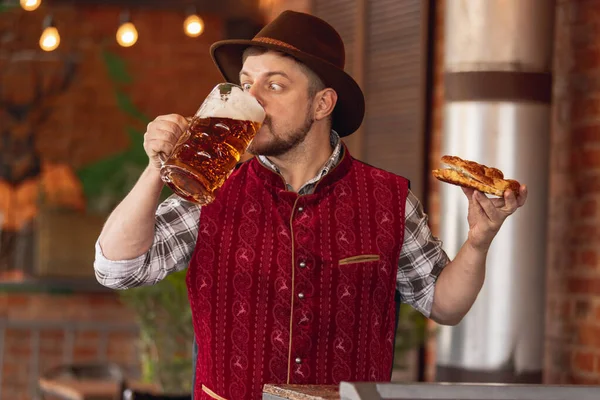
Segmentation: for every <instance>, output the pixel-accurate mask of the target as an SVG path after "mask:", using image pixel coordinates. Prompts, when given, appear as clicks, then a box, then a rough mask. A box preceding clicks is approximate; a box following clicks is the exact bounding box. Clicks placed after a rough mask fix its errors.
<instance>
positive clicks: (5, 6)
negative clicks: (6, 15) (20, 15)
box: [0, 3, 17, 13]
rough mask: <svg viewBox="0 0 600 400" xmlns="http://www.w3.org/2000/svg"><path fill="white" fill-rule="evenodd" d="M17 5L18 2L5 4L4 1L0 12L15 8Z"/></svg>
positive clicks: (0, 5)
mask: <svg viewBox="0 0 600 400" xmlns="http://www.w3.org/2000/svg"><path fill="white" fill-rule="evenodd" d="M15 7H17V5H16V4H4V3H0V13H3V12H6V11H10V10H12V9H13V8H15Z"/></svg>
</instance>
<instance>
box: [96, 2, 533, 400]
mask: <svg viewBox="0 0 600 400" xmlns="http://www.w3.org/2000/svg"><path fill="white" fill-rule="evenodd" d="M211 52H212V56H213V59H214V60H215V63H216V65H217V67H218V68H219V69H220V70H221V72H222V73H223V75H224V77H225V78H226V79H227V80H228V81H231V82H235V83H240V84H241V86H242V87H243V88H244V90H246V91H248V92H249V93H251V94H252V95H253V96H254V97H256V99H258V101H259V102H260V103H261V105H262V106H263V107H264V109H265V112H266V119H265V122H264V125H263V126H262V128H261V129H260V131H259V132H258V134H257V135H256V138H255V139H254V141H253V142H252V144H251V146H250V149H249V151H250V152H251V153H253V154H256V155H257V157H254V158H252V159H251V160H250V161H247V162H245V163H242V164H241V166H240V167H239V168H238V169H237V170H236V171H235V172H234V173H233V174H232V175H231V176H230V177H229V178H228V180H227V181H226V182H225V184H224V186H223V187H222V188H221V189H220V190H219V191H218V192H217V194H216V200H215V201H214V202H213V203H211V204H210V205H208V206H205V207H202V210H200V207H198V206H196V205H193V204H191V203H187V202H185V201H182V200H180V199H178V198H177V197H174V196H173V197H171V198H169V199H167V200H166V201H165V202H164V203H163V204H160V205H158V198H159V193H160V191H161V188H162V186H163V184H162V182H161V180H160V177H159V168H160V161H159V158H158V154H159V153H161V152H162V153H165V154H169V153H170V152H171V151H172V150H173V146H174V144H175V142H176V140H177V138H178V137H179V135H181V133H182V132H183V131H184V130H185V128H186V125H187V122H186V120H185V119H184V118H183V117H182V116H178V115H166V116H161V117H158V118H156V119H155V120H154V121H153V122H151V123H150V124H149V125H148V131H147V133H146V135H145V141H144V147H145V150H146V152H147V154H148V156H149V159H150V164H149V166H148V168H147V169H146V170H145V172H144V173H143V174H142V176H141V177H140V179H139V181H138V182H137V184H136V185H135V187H134V188H133V189H132V191H131V193H129V194H128V195H127V196H126V198H125V199H124V200H123V202H122V203H121V204H120V205H119V206H118V207H117V208H116V209H115V210H114V212H113V213H112V215H111V216H110V217H109V218H108V220H107V222H106V225H105V227H104V229H103V231H102V233H101V235H100V237H99V240H98V245H97V259H96V263H95V268H96V274H97V277H98V280H99V281H100V282H101V283H102V284H104V285H106V286H109V287H112V288H116V289H125V288H129V287H134V286H139V285H147V284H153V283H156V282H158V281H160V280H161V279H162V278H164V277H165V276H166V275H167V274H169V273H170V272H173V271H175V270H180V269H183V268H186V267H188V274H187V282H188V290H189V298H190V304H191V308H192V313H193V322H194V329H195V334H196V338H197V341H198V356H197V360H196V361H197V364H196V365H197V368H196V371H195V372H196V379H195V389H194V393H195V397H196V398H200V399H209V398H216V399H223V398H227V399H259V398H260V397H261V390H262V386H263V384H264V383H268V382H278V383H295V384H309V383H313V384H337V383H339V382H340V381H343V380H344V381H367V380H369V381H384V380H389V379H390V376H391V368H392V356H393V343H394V328H395V323H396V319H395V316H396V315H395V301H394V295H395V293H396V291H397V292H399V294H400V296H401V299H402V301H404V302H406V303H409V304H411V305H412V306H414V307H415V308H416V309H418V310H419V311H420V312H422V313H423V314H424V315H426V316H427V317H430V318H432V319H433V320H435V321H437V322H438V323H440V324H456V323H458V322H459V321H460V320H461V319H462V318H463V316H464V315H465V314H466V313H467V311H468V310H469V308H470V307H471V305H472V304H473V302H474V301H475V298H476V297H477V294H478V293H479V290H480V289H481V286H482V284H483V280H484V275H485V259H486V254H487V251H488V249H489V247H490V244H491V242H492V239H493V238H494V236H495V235H496V233H497V232H498V230H499V229H500V227H501V225H502V223H503V221H504V220H505V219H506V218H507V217H508V216H509V215H510V214H512V213H513V212H515V210H516V209H517V208H518V207H520V206H522V205H523V204H524V203H525V199H526V197H527V192H526V188H525V187H521V188H520V193H519V196H518V200H517V197H516V196H515V193H511V192H510V191H507V192H506V193H505V196H504V198H503V199H495V200H494V201H492V200H491V199H488V198H487V197H486V196H485V195H483V194H482V193H480V192H475V191H472V190H467V189H465V190H464V191H465V194H466V195H467V197H468V199H469V216H468V222H469V227H470V231H469V235H468V238H467V240H466V242H465V244H464V245H463V247H462V248H461V250H460V252H459V253H458V254H457V256H456V258H455V259H454V260H453V261H451V262H450V261H449V260H448V257H447V256H446V254H445V253H444V251H443V250H442V247H441V243H440V242H439V241H438V240H437V239H436V238H434V237H433V236H432V235H431V233H430V231H429V228H428V227H427V217H426V216H425V215H424V214H423V211H422V207H421V205H420V203H419V201H418V199H416V198H415V196H414V195H413V194H412V193H411V192H410V190H409V188H408V181H407V180H406V179H404V178H402V177H399V176H397V175H394V174H391V173H389V172H386V171H382V170H380V169H377V168H374V167H371V166H368V165H366V164H364V163H361V162H359V161H357V160H355V159H353V158H352V157H351V155H350V154H349V152H348V149H347V148H346V147H345V146H344V145H343V144H342V143H341V141H340V137H344V136H347V135H349V134H351V133H353V132H354V131H355V130H356V129H357V128H358V127H359V125H360V124H361V122H362V119H363V115H364V99H363V94H362V92H361V90H360V88H359V86H358V85H357V84H356V82H354V80H353V79H352V78H351V77H350V76H349V75H347V74H346V73H345V72H344V71H343V67H344V47H343V43H342V40H341V38H340V37H339V35H338V34H337V32H336V31H335V30H334V29H333V28H332V27H331V26H329V25H328V24H327V23H325V22H324V21H322V20H320V19H318V18H315V17H313V16H310V15H307V14H302V13H296V12H289V11H288V12H284V13H282V14H281V15H280V16H279V17H278V18H277V19H276V20H274V21H273V22H272V23H271V24H269V25H267V26H266V27H265V28H264V29H263V30H262V31H261V32H259V33H258V34H257V36H256V37H255V38H254V39H253V40H232V41H222V42H218V43H216V44H215V45H213V47H212V48H211ZM157 207H158V210H157Z"/></svg>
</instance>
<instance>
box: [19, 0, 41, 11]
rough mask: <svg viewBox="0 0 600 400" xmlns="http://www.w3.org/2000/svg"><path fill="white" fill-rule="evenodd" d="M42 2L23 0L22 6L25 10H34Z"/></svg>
mask: <svg viewBox="0 0 600 400" xmlns="http://www.w3.org/2000/svg"><path fill="white" fill-rule="evenodd" d="M40 4H42V0H21V7H23V10H25V11H33V10H35V9H37V8H38V7H39V6H40Z"/></svg>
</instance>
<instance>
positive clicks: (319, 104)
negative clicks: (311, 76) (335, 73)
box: [315, 88, 337, 121]
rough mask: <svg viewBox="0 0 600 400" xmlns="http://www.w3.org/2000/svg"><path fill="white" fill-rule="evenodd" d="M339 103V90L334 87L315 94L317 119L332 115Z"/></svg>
mask: <svg viewBox="0 0 600 400" xmlns="http://www.w3.org/2000/svg"><path fill="white" fill-rule="evenodd" d="M336 103H337V92H336V91H335V90H333V89H332V88H326V89H323V90H321V91H320V92H318V93H317V94H316V95H315V105H316V107H315V120H316V121H320V120H322V119H325V118H327V117H329V116H330V115H331V113H332V112H333V109H334V108H335V105H336Z"/></svg>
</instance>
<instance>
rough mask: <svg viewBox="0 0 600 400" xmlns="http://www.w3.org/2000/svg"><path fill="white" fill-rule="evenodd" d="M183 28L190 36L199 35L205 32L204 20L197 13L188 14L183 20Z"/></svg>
mask: <svg viewBox="0 0 600 400" xmlns="http://www.w3.org/2000/svg"><path fill="white" fill-rule="evenodd" d="M183 30H184V32H185V34H186V35H188V36H189V37H198V36H200V35H202V32H204V21H203V20H202V18H200V17H199V16H198V15H196V14H191V15H188V17H187V18H186V19H185V21H184V22H183Z"/></svg>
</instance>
